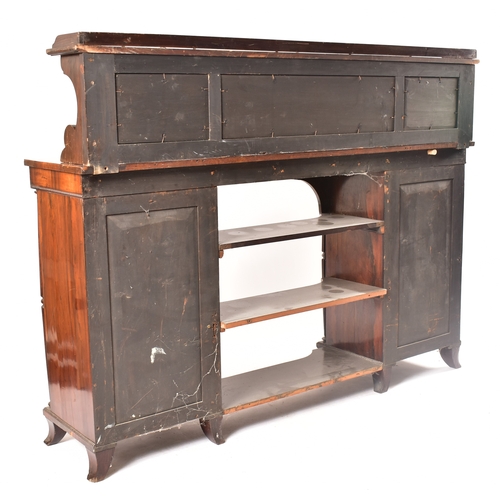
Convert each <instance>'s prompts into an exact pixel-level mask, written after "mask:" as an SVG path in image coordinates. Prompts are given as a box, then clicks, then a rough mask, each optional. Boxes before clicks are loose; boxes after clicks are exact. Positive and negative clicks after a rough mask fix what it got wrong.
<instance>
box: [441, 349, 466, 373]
mask: <svg viewBox="0 0 500 500" xmlns="http://www.w3.org/2000/svg"><path fill="white" fill-rule="evenodd" d="M459 350H460V344H456V345H451V346H449V347H443V348H442V349H439V353H440V354H441V357H442V358H443V361H444V362H445V363H446V364H447V365H448V366H449V367H450V368H460V366H461V365H460V362H459V361H458V351H459Z"/></svg>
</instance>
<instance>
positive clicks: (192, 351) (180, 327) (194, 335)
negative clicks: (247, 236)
mask: <svg viewBox="0 0 500 500" xmlns="http://www.w3.org/2000/svg"><path fill="white" fill-rule="evenodd" d="M101 208H102V210H103V211H104V214H103V215H104V217H103V218H102V220H103V222H104V223H105V224H104V225H103V226H102V228H101V231H105V234H106V248H105V249H104V248H100V249H99V251H100V253H101V254H104V253H105V255H106V258H107V268H108V272H107V279H108V280H109V281H108V288H109V306H110V307H109V311H110V312H109V338H106V339H104V340H105V342H106V343H107V344H108V346H109V351H108V352H107V355H106V356H105V357H106V359H104V360H102V359H98V360H97V361H98V363H99V364H100V363H102V362H104V364H108V365H111V366H112V373H111V372H108V379H109V377H111V378H112V380H106V381H105V385H106V386H107V387H112V395H111V394H110V395H109V396H110V398H109V399H110V400H112V401H113V412H112V413H113V415H112V417H113V418H112V419H113V424H112V425H111V426H110V425H109V419H110V416H108V418H107V419H106V425H107V428H114V429H116V430H118V429H121V430H122V432H124V433H125V435H134V434H136V433H137V431H134V428H136V427H137V425H138V423H139V422H140V423H141V425H140V428H141V432H142V431H143V430H144V428H146V429H147V430H156V428H157V427H160V428H161V427H168V426H171V425H176V424H178V423H181V422H184V421H187V420H192V419H197V418H202V417H205V416H207V415H210V414H213V413H216V412H217V411H218V402H220V397H219V393H220V380H219V378H218V377H219V370H218V364H219V356H218V349H219V348H218V338H217V335H218V331H217V330H218V329H217V328H216V327H215V325H217V324H218V321H217V318H218V252H217V230H216V228H217V222H216V215H217V213H216V198H215V190H214V189H202V190H191V191H178V192H170V193H155V194H152V195H133V196H118V197H111V198H107V199H105V200H104V202H103V203H102V207H101ZM103 369H104V370H105V369H106V367H104V366H103ZM103 382H104V380H103ZM109 382H112V383H109ZM106 399H108V398H106ZM137 428H138V427H137ZM120 437H123V436H120Z"/></svg>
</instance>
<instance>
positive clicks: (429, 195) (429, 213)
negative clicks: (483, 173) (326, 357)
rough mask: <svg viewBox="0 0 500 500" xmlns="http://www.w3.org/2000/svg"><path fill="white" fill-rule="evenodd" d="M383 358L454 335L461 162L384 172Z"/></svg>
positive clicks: (448, 341) (438, 344) (447, 341)
mask: <svg viewBox="0 0 500 500" xmlns="http://www.w3.org/2000/svg"><path fill="white" fill-rule="evenodd" d="M388 183H389V191H388V199H387V203H386V213H385V223H386V241H385V245H386V252H385V253H386V259H385V266H386V269H385V286H386V287H387V289H388V297H387V301H386V311H385V329H386V330H385V332H386V339H387V343H386V353H385V354H386V356H385V357H384V359H385V361H386V362H388V363H391V362H395V361H398V360H400V359H404V358H407V357H409V356H414V355H416V354H420V353H423V352H427V351H430V350H434V349H439V348H442V347H448V346H451V345H454V344H457V343H458V342H459V338H460V282H461V258H462V226H463V166H462V165H459V166H451V167H438V168H433V169H426V168H421V169H412V170H405V171H394V172H390V173H388Z"/></svg>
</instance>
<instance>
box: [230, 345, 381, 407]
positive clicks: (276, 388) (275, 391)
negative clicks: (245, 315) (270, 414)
mask: <svg viewBox="0 0 500 500" xmlns="http://www.w3.org/2000/svg"><path fill="white" fill-rule="evenodd" d="M382 366H383V364H382V363H381V362H379V361H375V360H373V359H369V358H365V357H363V356H359V355H357V354H353V353H350V352H348V351H343V350H342V349H337V348H335V347H331V346H325V347H319V348H318V349H315V350H313V351H312V353H311V354H310V355H309V356H307V357H305V358H302V359H298V360H294V361H289V362H287V363H282V364H279V365H274V366H268V367H266V368H262V369H259V370H254V371H251V372H247V373H242V374H240V375H234V376H232V377H227V378H224V379H222V404H223V411H224V413H225V414H228V413H233V412H235V411H238V410H243V409H245V408H250V407H252V406H257V405H260V404H263V403H268V402H270V401H274V400H276V399H280V398H284V397H288V396H293V395H296V394H301V393H303V392H306V391H309V390H311V389H318V388H320V387H325V386H327V385H331V384H334V383H335V382H341V381H344V380H349V379H352V378H356V377H361V376H364V375H369V374H372V373H375V372H378V371H380V370H381V369H382Z"/></svg>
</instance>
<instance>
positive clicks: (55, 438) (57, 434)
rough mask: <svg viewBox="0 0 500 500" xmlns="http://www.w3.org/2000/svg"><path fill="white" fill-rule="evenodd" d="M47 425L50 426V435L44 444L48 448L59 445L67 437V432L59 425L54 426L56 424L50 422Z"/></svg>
mask: <svg viewBox="0 0 500 500" xmlns="http://www.w3.org/2000/svg"><path fill="white" fill-rule="evenodd" d="M47 423H48V424H49V434H48V435H47V437H46V438H45V441H44V443H45V444H46V445H47V446H51V445H53V444H57V443H59V441H61V439H62V438H63V437H64V436H65V435H66V431H65V430H63V429H61V428H60V427H59V426H58V425H56V424H54V422H51V421H50V420H47Z"/></svg>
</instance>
